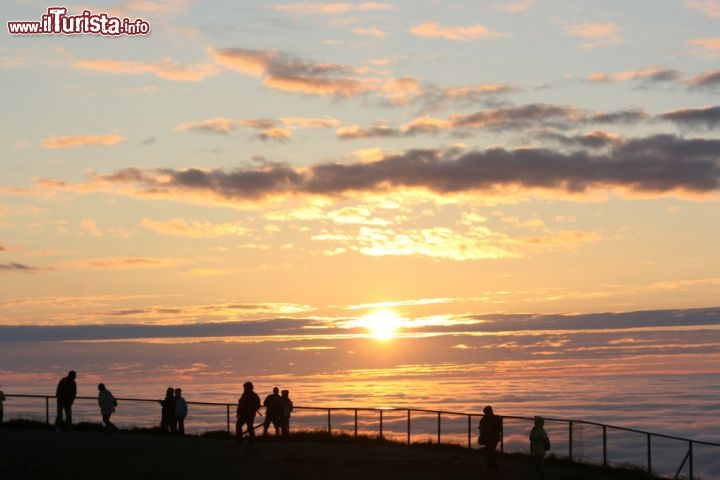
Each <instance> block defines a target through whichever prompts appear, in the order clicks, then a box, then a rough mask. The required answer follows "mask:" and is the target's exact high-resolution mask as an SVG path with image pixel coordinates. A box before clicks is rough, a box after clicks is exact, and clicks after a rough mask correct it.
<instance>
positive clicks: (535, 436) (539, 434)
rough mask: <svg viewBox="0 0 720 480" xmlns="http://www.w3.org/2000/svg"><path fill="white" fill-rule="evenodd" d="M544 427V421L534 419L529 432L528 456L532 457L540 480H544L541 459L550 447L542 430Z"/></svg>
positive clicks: (538, 418) (539, 418) (537, 418)
mask: <svg viewBox="0 0 720 480" xmlns="http://www.w3.org/2000/svg"><path fill="white" fill-rule="evenodd" d="M544 425H545V420H544V419H543V418H542V417H535V426H534V427H533V428H532V430H530V455H532V457H533V464H534V465H535V471H537V474H538V478H539V479H540V480H545V468H544V466H543V458H544V457H545V452H546V451H547V450H549V447H550V440H549V439H548V435H547V432H546V431H545V428H543V427H544Z"/></svg>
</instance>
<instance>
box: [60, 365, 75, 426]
mask: <svg viewBox="0 0 720 480" xmlns="http://www.w3.org/2000/svg"><path fill="white" fill-rule="evenodd" d="M76 377H77V373H76V372H75V370H70V371H69V372H68V374H67V377H63V378H61V379H60V381H59V382H58V385H57V388H56V389H55V398H56V401H57V417H55V429H56V430H60V429H61V428H62V427H65V428H67V429H68V430H71V429H72V404H73V402H74V401H75V397H77V384H76V383H75V378H76ZM63 412H64V413H65V422H64V423H63Z"/></svg>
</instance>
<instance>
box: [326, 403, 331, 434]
mask: <svg viewBox="0 0 720 480" xmlns="http://www.w3.org/2000/svg"><path fill="white" fill-rule="evenodd" d="M327 412H328V435H332V423H331V422H330V409H329V408H328V409H327Z"/></svg>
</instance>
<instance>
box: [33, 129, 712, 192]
mask: <svg viewBox="0 0 720 480" xmlns="http://www.w3.org/2000/svg"><path fill="white" fill-rule="evenodd" d="M94 180H95V181H96V182H100V183H122V184H132V185H134V186H135V188H136V189H137V190H138V191H139V192H142V193H164V194H166V195H172V196H177V195H181V194H183V193H188V194H193V195H197V194H212V195H219V196H221V197H224V198H226V199H230V200H248V199H259V198H263V197H268V196H273V195H288V194H292V195H298V194H317V195H326V196H338V195H343V194H348V193H351V192H385V191H391V190H393V189H402V188H423V189H426V190H429V191H433V192H436V193H460V192H471V191H478V192H482V191H494V190H496V189H497V188H499V187H500V188H501V187H520V188H527V189H537V188H539V189H549V190H554V191H559V192H566V193H581V192H584V191H587V190H591V189H593V188H613V187H617V188H623V189H629V190H631V191H635V192H641V193H645V194H647V193H657V194H663V193H669V192H674V191H678V190H681V191H686V192H695V193H709V192H713V191H716V190H718V188H719V187H720V140H705V139H685V138H681V137H677V136H674V135H655V136H650V137H647V138H640V139H630V140H623V141H619V142H618V143H617V144H615V145H613V147H612V148H611V149H609V150H608V151H607V152H605V153H602V154H591V153H589V152H587V151H582V150H581V151H575V152H572V153H565V152H562V151H557V150H552V149H548V148H523V149H517V150H508V149H505V148H492V149H487V150H475V151H469V152H464V153H462V152H458V151H457V150H432V149H428V150H410V151H407V152H404V153H401V154H397V155H389V156H387V157H385V158H383V159H382V160H379V161H375V162H370V163H350V164H348V163H343V164H341V163H325V164H318V165H315V166H312V167H308V168H302V169H299V168H298V169H296V168H293V167H290V166H287V165H281V164H270V165H265V166H262V167H260V168H256V169H245V170H242V169H238V170H234V171H223V170H219V169H215V170H200V169H196V168H189V169H186V170H173V169H169V168H164V169H155V170H139V169H136V168H133V169H126V170H121V171H118V172H114V173H110V174H108V175H96V176H95V177H94ZM41 183H44V184H48V185H53V184H54V185H55V186H58V185H60V184H59V183H58V182H55V181H52V180H50V181H41ZM65 188H68V187H65ZM70 188H72V187H70Z"/></svg>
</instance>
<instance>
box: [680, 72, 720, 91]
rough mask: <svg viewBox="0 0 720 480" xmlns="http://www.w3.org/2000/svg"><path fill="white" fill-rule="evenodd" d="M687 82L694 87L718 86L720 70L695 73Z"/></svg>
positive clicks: (719, 84) (715, 87)
mask: <svg viewBox="0 0 720 480" xmlns="http://www.w3.org/2000/svg"><path fill="white" fill-rule="evenodd" d="M688 84H689V85H690V86H691V87H694V88H708V89H717V88H720V70H716V71H714V72H706V73H702V74H700V75H696V76H694V77H692V78H691V79H690V80H689V81H688Z"/></svg>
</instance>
